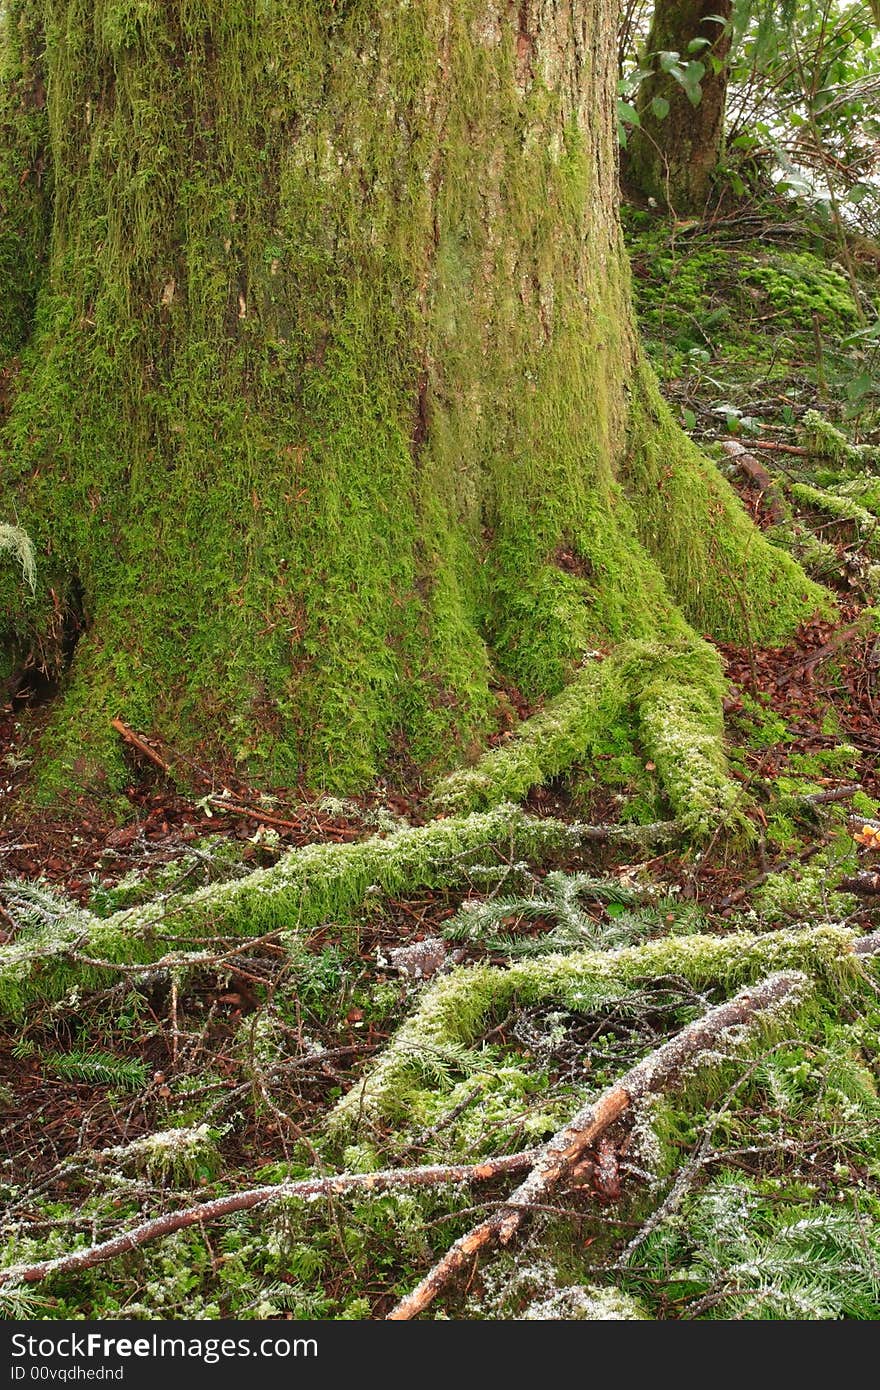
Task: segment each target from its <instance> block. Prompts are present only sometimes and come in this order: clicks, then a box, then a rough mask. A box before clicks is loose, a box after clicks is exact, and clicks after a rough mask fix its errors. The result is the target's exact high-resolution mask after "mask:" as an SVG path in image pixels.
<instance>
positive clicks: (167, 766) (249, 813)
mask: <svg viewBox="0 0 880 1390" xmlns="http://www.w3.org/2000/svg"><path fill="white" fill-rule="evenodd" d="M110 724H111V726H112V727H113V728H114V729H115V730H116V732H117V733H118V734H119V735H120V736H121V738H122V739H123V740H124V742H125V743H127V744H129V746H130V747H132V748H135V749H136V750H137V751H138V753H140V754H141V756H142V757H144V758H147V759H148V760H149V761H150V762H151V763H152V764H153V765H154V767H157V768H158V769H159V771H160V772H162V773H164V774H165V776H166V777H169V778H173V776H174V767H173V765H172V764H171V763H168V762H166V761H165V759H164V758H163V757H161V756H160V755H159V754H158V753H157V752H156V750H155V748H151V747H150V745H149V743H147V741H146V739H144V738H141V736H140V734H136V733H135V732H134V730H133V729H130V728H129V727H128V725H127V724H124V723H123V722H122V720H121V719H111V720H110ZM205 800H206V801H207V802H208V804H209V805H210V806H215V807H216V808H217V810H218V811H224V812H225V813H226V814H227V815H230V816H244V817H246V818H247V819H248V820H255V821H259V822H260V824H261V825H272V826H277V827H279V828H280V829H282V830H302V828H303V826H302V822H301V821H294V820H284V819H283V818H282V817H281V816H271V815H269V814H268V812H266V811H256V810H254V808H253V807H252V806H239V805H237V804H236V803H235V802H232V801H228V800H227V799H226V797H224V796H216V795H213V794H212V795H209V796H207V797H206V798H205Z"/></svg>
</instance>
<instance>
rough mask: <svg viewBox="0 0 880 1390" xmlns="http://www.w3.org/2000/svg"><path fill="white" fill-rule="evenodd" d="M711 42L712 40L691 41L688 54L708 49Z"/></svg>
mask: <svg viewBox="0 0 880 1390" xmlns="http://www.w3.org/2000/svg"><path fill="white" fill-rule="evenodd" d="M711 42H712V40H711V39H691V41H690V43H689V44H688V47H687V51H688V53H699V51H700V49H701V48H707V47H708V45H709V44H710V43H711Z"/></svg>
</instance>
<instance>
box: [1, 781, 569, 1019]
mask: <svg viewBox="0 0 880 1390" xmlns="http://www.w3.org/2000/svg"><path fill="white" fill-rule="evenodd" d="M579 835H580V832H579V829H578V827H577V826H567V825H564V824H563V823H562V822H560V821H553V820H538V819H535V818H533V817H530V816H527V815H526V814H525V813H524V812H523V811H522V810H521V809H519V808H517V807H515V806H510V805H502V806H498V807H495V808H494V809H493V810H491V811H488V812H486V813H485V814H483V815H472V816H467V817H464V818H460V819H455V818H451V819H449V820H441V821H435V822H433V823H432V824H430V825H426V826H423V827H419V828H416V829H406V830H400V831H398V832H396V833H395V834H393V835H389V836H388V837H387V838H384V839H383V838H381V837H379V836H374V837H372V838H371V839H368V840H364V841H361V842H360V843H358V844H348V845H332V844H315V845H307V846H305V847H304V848H302V849H295V850H291V851H290V852H289V853H288V854H286V855H284V856H283V858H282V859H280V860H279V862H278V863H277V864H275V865H273V866H272V867H271V868H267V869H257V870H255V871H254V873H252V874H250V875H249V876H248V877H247V878H245V879H236V880H234V881H232V882H229V883H221V884H209V885H207V886H206V887H204V888H201V889H199V890H198V891H197V892H195V893H192V894H190V895H189V896H188V897H185V898H178V899H176V900H175V899H170V900H166V901H164V902H151V903H146V904H144V905H142V906H138V907H132V908H127V909H126V910H124V911H122V912H116V913H114V914H113V915H112V916H111V917H107V918H104V919H101V918H98V917H94V916H92V915H91V914H90V913H88V912H83V911H81V910H80V909H78V908H73V907H71V909H70V911H68V912H63V911H62V912H59V913H58V914H57V915H51V914H49V913H47V914H45V917H46V921H45V925H43V926H41V927H39V928H38V929H36V930H29V931H25V932H23V933H22V934H21V935H20V936H19V937H18V939H17V940H16V941H14V942H12V943H11V944H10V945H7V946H4V947H2V948H0V1009H2V1010H3V1011H4V1012H5V1013H8V1014H12V1015H16V1014H20V1013H21V1012H22V1011H23V1010H24V1009H25V1008H26V1007H27V1005H28V1004H29V1003H30V1002H31V1001H33V1000H38V999H58V998H61V997H63V996H64V995H65V994H66V993H67V992H68V991H69V990H70V989H71V988H73V987H74V986H84V985H85V986H88V985H91V984H95V983H98V982H106V979H107V970H106V966H105V965H104V964H103V963H104V962H109V963H111V964H116V965H119V966H122V967H124V966H125V965H131V964H138V963H144V962H150V961H155V960H158V959H160V958H161V957H162V956H163V955H165V954H166V953H167V952H168V950H169V949H173V947H174V946H175V945H181V944H185V943H187V942H191V941H192V939H193V938H194V937H198V938H202V939H203V938H204V936H205V934H206V933H207V932H210V933H218V934H225V935H230V934H233V935H236V936H240V937H247V936H250V935H259V934H261V933H263V932H266V931H274V930H288V931H296V930H297V929H303V930H305V929H308V928H310V927H313V926H315V925H317V924H319V923H320V922H323V921H326V920H327V919H328V918H337V919H338V918H344V917H345V916H346V915H347V914H350V913H351V912H352V911H353V910H354V909H355V908H356V907H357V906H358V905H359V904H360V903H361V902H362V901H363V899H364V897H365V895H366V894H367V892H368V890H369V889H370V888H371V887H374V886H375V887H376V888H377V889H379V890H381V891H383V892H388V893H398V892H403V891H409V890H411V889H414V888H417V887H434V888H437V887H445V886H452V885H454V884H457V883H461V882H462V881H464V880H465V879H466V877H467V875H468V873H469V871H470V870H471V869H472V868H473V867H474V865H475V864H478V863H481V862H485V861H486V859H491V858H492V857H493V855H494V852H495V851H496V849H501V850H502V851H503V853H504V855H505V857H511V856H513V857H517V858H522V859H529V860H539V861H540V860H544V859H546V858H547V857H548V856H550V855H552V854H553V853H554V852H557V851H560V850H563V849H565V848H570V847H571V846H572V845H575V844H577V843H578V842H579ZM96 960H97V961H99V962H101V963H102V964H99V965H95V964H89V962H90V961H91V962H95V961H96Z"/></svg>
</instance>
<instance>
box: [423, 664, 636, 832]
mask: <svg viewBox="0 0 880 1390" xmlns="http://www.w3.org/2000/svg"><path fill="white" fill-rule="evenodd" d="M627 699H628V695H627V689H626V685H625V683H624V680H623V674H622V670H621V663H620V660H619V658H618V657H617V656H611V657H608V658H607V659H606V660H604V661H601V660H589V663H588V665H587V666H586V667H585V668H584V670H582V671H581V672H579V674H578V675H577V676H576V677H575V679H574V680H573V681H572V682H571V684H570V685H569V686H567V687H566V688H565V690H563V692H562V694H561V695H558V696H557V697H556V699H555V700H551V701H550V702H549V703H548V704H547V706H546V708H545V709H543V710H541V712H540V713H539V714H535V715H533V716H532V718H531V719H526V720H525V721H524V722H523V724H522V725H521V726H520V728H519V729H518V730H517V732H516V733H515V734H514V736H513V738H512V739H511V740H510V741H509V742H508V743H505V744H503V745H502V746H501V747H499V748H493V749H491V750H490V751H489V752H488V753H485V754H484V755H483V757H482V758H481V759H480V761H479V762H478V763H477V764H476V766H474V767H469V768H462V769H460V770H459V771H457V772H453V773H451V774H450V776H448V777H445V778H444V779H443V781H442V782H440V783H439V785H438V786H437V788H436V789H435V791H434V793H433V796H432V802H433V804H434V805H435V806H437V807H438V808H440V809H443V810H457V811H468V810H470V811H474V810H477V809H479V808H482V807H485V806H495V805H498V803H499V802H502V801H515V800H518V799H519V798H520V797H523V796H525V795H526V793H527V792H528V791H529V789H530V788H531V787H534V786H537V785H539V784H540V783H542V782H546V781H548V780H549V778H551V777H556V776H558V775H559V774H560V773H562V772H564V771H566V769H567V768H570V767H571V766H572V764H573V763H575V762H578V761H582V760H584V759H585V758H587V757H588V756H589V753H590V749H591V747H592V745H593V743H594V742H595V741H596V738H597V737H598V735H599V734H600V733H601V732H602V730H603V729H606V730H607V729H608V728H609V727H611V726H612V725H613V724H614V723H616V722H617V721H618V719H619V717H620V715H621V713H622V711H623V709H624V707H625V706H626V704H627Z"/></svg>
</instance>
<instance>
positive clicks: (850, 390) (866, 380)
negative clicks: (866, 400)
mask: <svg viewBox="0 0 880 1390" xmlns="http://www.w3.org/2000/svg"><path fill="white" fill-rule="evenodd" d="M873 385H874V378H873V377H872V376H869V375H868V373H867V372H863V373H862V375H861V376H857V377H854V378H853V380H852V381H848V382H847V383H846V387H845V388H844V389H845V390H846V397H847V400H850V401H860V400H861V399H862V397H863V396H866V395H867V394H868V392H869V391H870V390H871V388H872V386H873Z"/></svg>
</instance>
